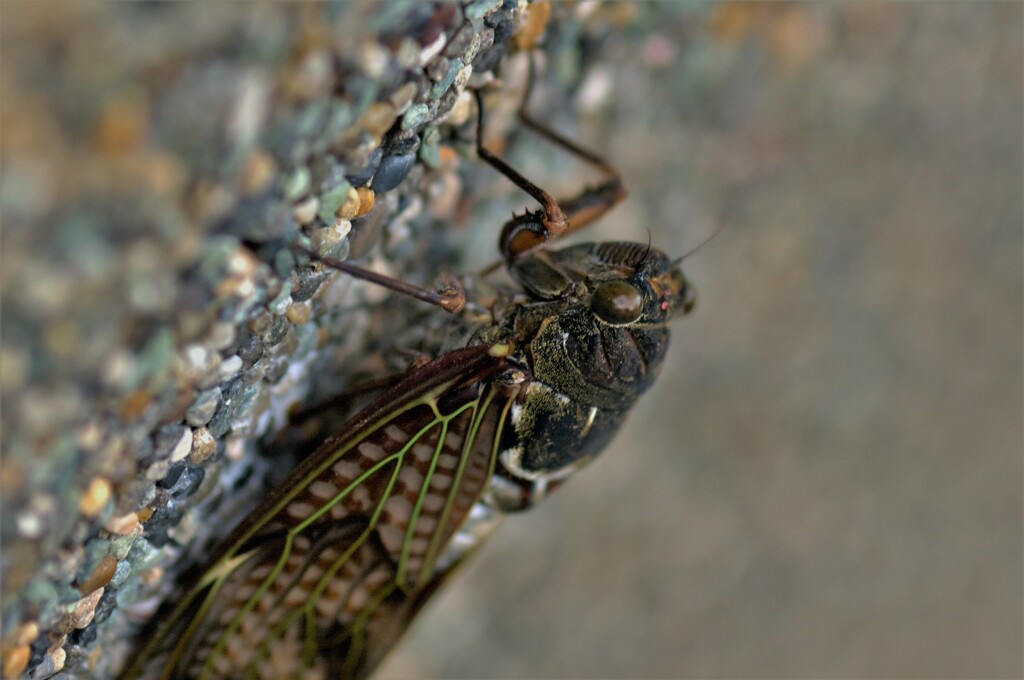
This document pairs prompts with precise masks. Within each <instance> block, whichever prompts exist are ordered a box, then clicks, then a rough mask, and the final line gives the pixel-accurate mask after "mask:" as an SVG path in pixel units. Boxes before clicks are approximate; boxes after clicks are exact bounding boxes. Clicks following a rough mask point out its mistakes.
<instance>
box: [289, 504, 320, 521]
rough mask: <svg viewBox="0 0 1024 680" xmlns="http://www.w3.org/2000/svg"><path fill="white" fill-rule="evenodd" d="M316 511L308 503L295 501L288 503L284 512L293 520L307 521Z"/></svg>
mask: <svg viewBox="0 0 1024 680" xmlns="http://www.w3.org/2000/svg"><path fill="white" fill-rule="evenodd" d="M315 510H316V508H314V507H313V506H312V505H310V504H309V503H303V502H302V501H295V502H294V503H289V504H288V507H287V509H286V511H287V512H288V514H289V515H290V516H291V517H293V518H294V519H307V518H308V517H309V516H310V515H312V514H313V512H314V511H315Z"/></svg>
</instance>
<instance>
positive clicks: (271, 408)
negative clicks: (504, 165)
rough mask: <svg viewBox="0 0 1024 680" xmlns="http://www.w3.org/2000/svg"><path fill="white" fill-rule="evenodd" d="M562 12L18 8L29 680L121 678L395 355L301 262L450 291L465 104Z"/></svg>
mask: <svg viewBox="0 0 1024 680" xmlns="http://www.w3.org/2000/svg"><path fill="white" fill-rule="evenodd" d="M550 9H551V8H550V6H549V5H545V6H543V7H542V8H541V9H539V10H534V11H533V12H532V13H531V12H530V11H529V10H528V9H527V3H526V2H516V1H515V0H511V1H509V2H501V0H490V1H489V0H484V1H474V2H463V3H437V4H433V3H415V4H413V3H377V4H371V3H332V4H303V5H298V4H296V5H286V4H255V3H254V4H246V5H236V4H232V3H217V4H212V5H207V4H203V5H198V4H196V5H192V4H159V3H152V4H150V3H123V4H106V3H46V4H44V5H38V4H31V3H10V4H5V7H4V9H3V13H4V17H3V18H4V26H3V31H4V34H3V49H4V56H5V58H4V60H3V66H2V73H0V75H2V86H3V108H2V120H0V124H2V126H3V155H4V174H3V187H2V188H3V220H4V232H3V262H2V264H3V272H2V277H3V278H2V287H3V312H4V317H3V331H4V332H3V345H2V350H3V355H2V359H3V383H2V388H3V398H4V409H3V453H4V458H3V474H2V478H0V489H2V494H3V504H4V508H3V510H4V512H3V535H2V541H3V548H4V551H3V562H2V569H3V593H4V599H3V653H4V656H3V663H4V674H5V676H8V677H17V676H19V675H20V674H22V673H27V674H30V675H31V676H32V677H34V678H44V677H50V676H51V675H53V674H54V673H56V672H59V671H61V669H67V670H68V671H70V672H78V673H79V674H80V675H82V676H85V677H87V676H97V677H109V676H110V675H111V674H112V673H113V672H115V670H116V669H117V667H118V665H119V663H120V660H121V659H122V658H123V655H124V653H125V652H126V651H127V649H128V644H127V641H128V640H129V639H130V635H131V634H132V632H133V628H132V626H131V623H132V622H135V623H138V622H139V621H142V620H145V618H146V616H148V613H150V612H152V611H153V610H154V608H155V606H156V603H157V602H158V601H159V600H162V599H165V598H173V597H174V596H175V593H176V592H177V590H176V588H177V587H176V585H175V584H176V577H177V576H178V574H179V573H180V572H181V571H182V570H184V569H186V568H187V567H188V566H189V565H192V564H195V563H196V562H201V561H202V560H203V556H204V554H205V550H207V549H208V548H209V546H210V544H211V541H212V540H214V539H215V538H216V536H217V535H219V534H222V533H223V530H224V528H226V527H229V526H230V525H231V523H232V522H234V521H237V519H238V518H239V517H240V516H241V513H242V512H243V511H244V509H245V508H246V507H248V505H251V503H252V502H253V500H254V497H255V495H256V494H258V492H259V489H260V488H261V486H260V481H261V479H262V478H263V477H264V476H266V475H265V474H264V473H265V472H266V469H267V468H268V465H267V464H266V463H264V462H261V461H260V460H259V459H258V457H257V456H256V455H255V454H254V450H255V448H256V442H257V440H258V439H259V438H260V437H263V436H265V435H268V434H269V433H272V432H273V431H274V430H276V429H278V428H280V427H282V425H283V424H284V422H285V415H284V412H285V409H286V408H287V407H288V406H290V405H292V404H295V403H302V402H304V401H306V400H308V399H309V398H310V395H313V394H316V395H321V396H323V395H325V394H330V393H331V392H332V391H334V390H338V389H340V388H341V387H342V386H343V385H344V383H345V380H346V372H345V371H346V369H347V367H349V366H350V364H353V363H356V362H358V361H360V360H363V359H365V355H366V354H368V353H369V352H370V351H371V349H372V348H373V347H374V346H376V345H385V344H386V343H385V342H384V341H382V340H380V339H379V335H380V328H381V327H380V325H379V324H378V325H376V326H375V325H373V323H372V321H371V319H372V317H373V314H372V313H370V312H369V311H367V309H368V308H369V307H370V306H373V304H374V303H379V301H380V299H381V298H382V296H381V293H380V292H379V291H372V290H371V291H366V290H365V289H363V288H361V287H360V286H358V285H357V286H350V285H349V282H348V281H347V280H345V277H340V278H341V280H340V281H336V282H335V285H333V287H332V290H330V291H326V290H325V288H327V286H325V285H324V284H325V282H328V281H329V280H331V279H333V278H334V276H333V275H332V274H331V272H329V271H327V270H324V269H323V268H322V267H320V266H314V265H311V264H309V262H308V258H307V257H305V256H303V255H302V254H301V253H298V252H297V251H296V249H295V248H293V246H294V245H298V246H301V247H304V248H307V249H310V250H313V251H315V252H316V253H317V254H319V255H325V256H330V257H334V258H339V259H344V258H346V257H348V256H349V255H350V254H353V255H358V256H363V257H364V259H365V258H367V257H368V258H370V260H369V261H371V263H372V261H376V266H377V267H378V268H380V269H384V270H386V271H389V272H390V273H392V274H396V275H398V276H404V277H408V278H411V279H414V280H415V279H418V280H420V281H421V282H423V283H425V284H426V285H433V283H432V277H433V276H434V275H436V274H437V272H438V271H439V270H440V269H441V268H442V267H443V266H447V267H449V268H450V265H452V264H453V262H451V260H452V258H454V257H455V256H456V255H454V254H453V252H454V251H453V249H452V248H451V247H450V246H449V245H448V241H449V240H450V239H451V238H452V236H453V235H454V234H456V233H457V232H458V230H457V229H456V228H455V227H454V226H453V222H456V221H457V218H458V217H459V215H458V214H457V213H458V212H459V210H460V209H461V210H462V211H463V213H464V214H468V213H469V211H470V210H471V208H472V201H471V200H469V197H470V196H471V195H472V194H471V192H468V191H467V192H465V197H466V200H463V198H464V191H463V180H462V178H461V177H460V172H462V171H463V169H460V166H461V165H462V157H464V156H470V157H471V156H472V155H473V154H472V140H473V139H474V135H475V132H474V129H475V126H474V125H473V124H472V123H473V121H472V120H471V118H472V117H471V113H472V111H473V107H472V104H471V97H470V95H469V92H468V91H467V89H466V88H467V86H470V85H471V86H472V87H483V86H485V85H487V84H488V83H490V82H491V81H492V80H494V77H495V75H494V73H495V70H496V69H498V70H499V72H500V69H501V68H502V64H503V62H504V61H505V60H506V59H507V58H508V57H509V55H510V54H513V53H516V52H522V51H523V49H525V48H529V47H532V46H534V44H535V43H536V42H537V41H538V39H539V38H541V37H542V35H543V34H544V32H545V26H546V24H547V22H548V20H549V18H550V15H551V12H550ZM555 14H556V15H557V16H556V18H555V19H554V20H553V21H552V23H551V26H550V28H549V29H548V40H549V43H550V44H557V40H556V38H557V36H558V33H559V31H560V30H561V29H559V28H558V27H559V26H560V25H564V26H565V27H566V28H567V29H568V33H563V38H564V39H563V40H562V41H561V44H563V45H567V44H571V43H572V42H573V41H574V36H575V31H577V29H578V26H579V21H578V19H576V18H574V8H572V7H568V6H566V7H563V8H559V9H558V11H557V12H556V13H555ZM520 61H521V60H520ZM519 70H520V71H522V69H521V68H520V69H519ZM571 79H572V75H571V74H570V76H569V80H570V81H571ZM492 89H495V90H498V92H499V93H500V91H501V87H500V86H498V85H495V86H494V87H492ZM496 105H497V107H498V109H499V110H498V113H497V115H496V116H495V122H496V129H498V133H497V134H496V137H495V138H496V139H497V140H498V141H499V143H500V138H501V133H500V128H501V126H502V115H501V114H500V106H501V105H500V102H496ZM504 117H505V119H506V123H507V118H508V116H507V115H505V116H504ZM473 184H474V182H473V181H472V179H470V181H469V182H468V186H469V188H472V185H473ZM496 240H497V231H496V229H495V230H493V235H492V236H491V237H490V239H489V244H488V246H489V248H491V249H492V250H491V251H490V252H489V253H488V255H489V256H490V257H492V258H493V257H494V256H496V251H494V250H493V243H495V242H496ZM399 325H400V324H399ZM275 462H276V461H275ZM270 474H271V476H273V475H274V474H279V473H277V472H273V473H270ZM200 502H201V508H200V509H198V510H194V508H196V506H197V505H199V504H200ZM112 614H116V615H115V616H111V615H112ZM108 617H109V618H108Z"/></svg>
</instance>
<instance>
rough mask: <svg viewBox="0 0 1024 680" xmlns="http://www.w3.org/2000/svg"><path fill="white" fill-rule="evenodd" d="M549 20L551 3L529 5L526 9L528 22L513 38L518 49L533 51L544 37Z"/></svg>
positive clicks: (524, 23)
mask: <svg viewBox="0 0 1024 680" xmlns="http://www.w3.org/2000/svg"><path fill="white" fill-rule="evenodd" d="M549 18H551V3H550V2H535V3H533V4H531V5H529V6H528V7H527V8H526V21H525V22H523V24H522V26H521V27H520V29H519V32H518V33H516V35H515V38H513V39H514V40H515V43H516V47H517V48H518V49H520V50H523V51H526V50H529V49H532V48H533V46H534V45H536V44H537V41H538V40H540V38H541V36H543V35H544V29H546V28H547V25H548V19H549Z"/></svg>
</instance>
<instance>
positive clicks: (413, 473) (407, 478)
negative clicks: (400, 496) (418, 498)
mask: <svg viewBox="0 0 1024 680" xmlns="http://www.w3.org/2000/svg"><path fill="white" fill-rule="evenodd" d="M398 482H399V483H400V484H403V485H404V486H405V488H407V489H418V488H420V487H421V486H422V485H423V475H421V474H420V471H419V470H417V469H416V468H414V467H411V466H409V465H406V466H404V467H402V469H401V470H399V471H398Z"/></svg>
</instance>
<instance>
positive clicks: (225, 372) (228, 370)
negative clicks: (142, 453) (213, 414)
mask: <svg viewBox="0 0 1024 680" xmlns="http://www.w3.org/2000/svg"><path fill="white" fill-rule="evenodd" d="M286 297H287V296H286ZM288 299H289V302H290V300H291V298H288ZM240 370H242V357H240V356H238V355H237V354H233V355H231V356H229V357H228V358H226V359H224V361H222V362H221V365H220V369H219V370H218V371H217V379H218V380H219V381H221V382H224V381H226V380H231V379H232V378H234V377H235V376H236V375H238V372H239V371H240ZM186 452H187V450H186ZM182 458H184V454H182ZM179 460H180V459H179Z"/></svg>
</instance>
